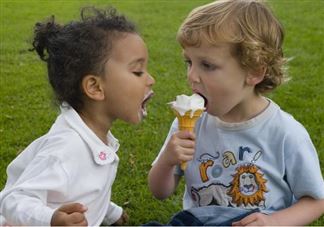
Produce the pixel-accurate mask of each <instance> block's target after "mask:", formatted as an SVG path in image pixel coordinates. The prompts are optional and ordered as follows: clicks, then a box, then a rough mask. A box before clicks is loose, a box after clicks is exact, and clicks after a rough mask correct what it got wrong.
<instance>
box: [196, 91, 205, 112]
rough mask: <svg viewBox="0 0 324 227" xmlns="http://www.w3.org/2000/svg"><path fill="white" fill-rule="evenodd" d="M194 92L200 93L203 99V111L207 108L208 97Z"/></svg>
mask: <svg viewBox="0 0 324 227" xmlns="http://www.w3.org/2000/svg"><path fill="white" fill-rule="evenodd" d="M196 94H198V95H200V96H201V97H202V98H203V99H204V101H205V102H204V107H205V111H206V110H207V104H208V99H207V98H206V97H205V96H204V95H203V94H201V93H199V92H196Z"/></svg>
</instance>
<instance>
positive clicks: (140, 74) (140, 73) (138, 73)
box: [133, 71, 144, 76]
mask: <svg viewBox="0 0 324 227" xmlns="http://www.w3.org/2000/svg"><path fill="white" fill-rule="evenodd" d="M133 73H134V74H135V75H136V76H142V75H143V73H144V72H141V71H139V72H133Z"/></svg>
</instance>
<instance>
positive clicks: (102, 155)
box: [99, 151, 106, 160]
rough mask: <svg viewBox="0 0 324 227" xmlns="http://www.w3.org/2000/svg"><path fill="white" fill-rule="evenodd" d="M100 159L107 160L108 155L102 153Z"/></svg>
mask: <svg viewBox="0 0 324 227" xmlns="http://www.w3.org/2000/svg"><path fill="white" fill-rule="evenodd" d="M99 158H100V160H106V153H105V152H103V151H101V152H100V154H99Z"/></svg>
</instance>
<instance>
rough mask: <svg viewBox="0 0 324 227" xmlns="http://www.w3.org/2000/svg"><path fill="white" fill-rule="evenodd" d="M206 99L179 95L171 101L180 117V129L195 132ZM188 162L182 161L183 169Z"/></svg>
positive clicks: (196, 95) (198, 96) (172, 106)
mask: <svg viewBox="0 0 324 227" xmlns="http://www.w3.org/2000/svg"><path fill="white" fill-rule="evenodd" d="M204 103H205V101H204V99H203V98H202V97H201V96H200V95H198V94H193V95H192V96H187V95H178V96H177V98H176V101H173V102H171V103H170V104H171V108H172V109H173V111H174V113H175V115H176V116H177V119H178V125H179V130H181V131H184V130H186V131H189V132H193V131H194V128H195V124H196V121H197V120H198V118H199V117H200V116H201V114H202V113H203V112H204V110H205V107H204ZM186 167H187V163H186V162H183V163H181V169H182V170H185V169H186Z"/></svg>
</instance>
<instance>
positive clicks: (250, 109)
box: [219, 95, 269, 123]
mask: <svg viewBox="0 0 324 227" xmlns="http://www.w3.org/2000/svg"><path fill="white" fill-rule="evenodd" d="M268 105H269V101H268V100H267V99H266V98H265V97H263V96H261V95H253V96H252V97H250V98H249V99H247V100H242V101H241V102H240V103H239V104H238V105H236V106H235V107H234V108H233V109H232V110H231V111H230V112H228V113H227V114H225V115H224V116H221V117H219V118H220V119H221V120H222V121H225V122H229V123H239V122H244V121H247V120H250V119H252V118H254V117H256V116H258V115H259V114H260V113H262V112H263V111H264V110H265V109H266V108H267V107H268Z"/></svg>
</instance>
